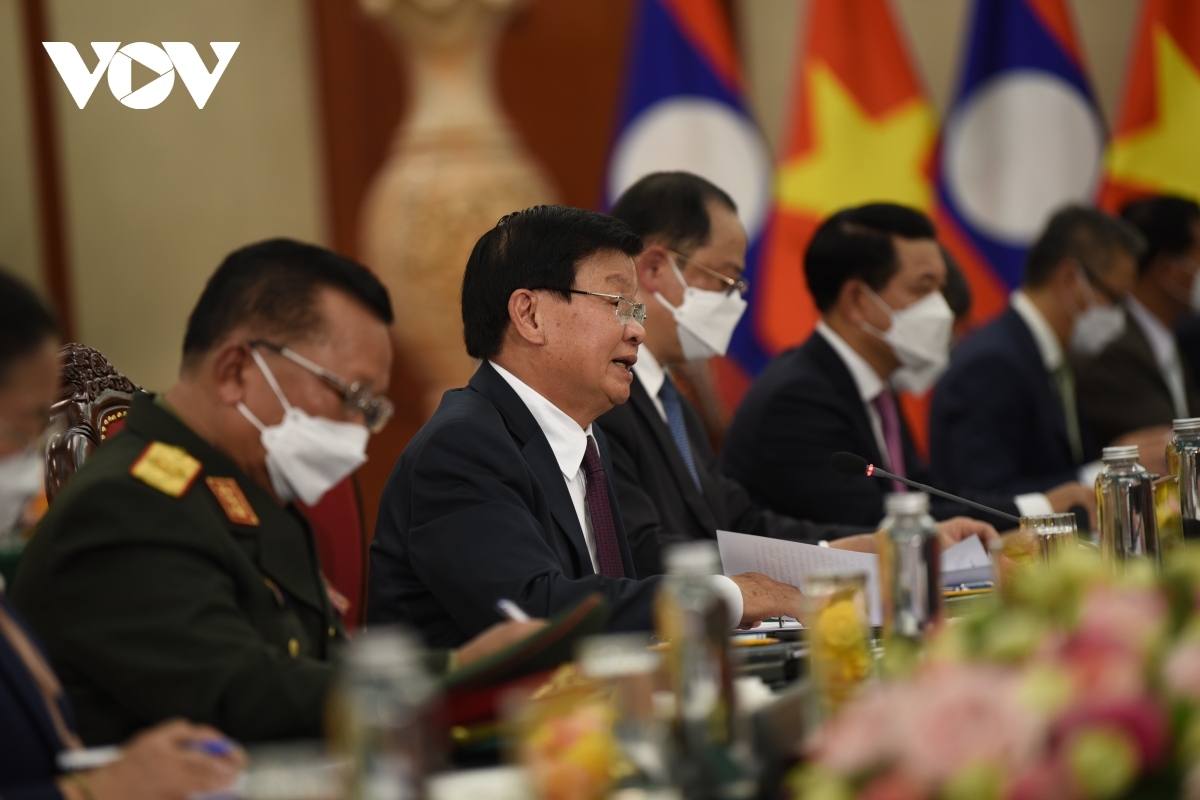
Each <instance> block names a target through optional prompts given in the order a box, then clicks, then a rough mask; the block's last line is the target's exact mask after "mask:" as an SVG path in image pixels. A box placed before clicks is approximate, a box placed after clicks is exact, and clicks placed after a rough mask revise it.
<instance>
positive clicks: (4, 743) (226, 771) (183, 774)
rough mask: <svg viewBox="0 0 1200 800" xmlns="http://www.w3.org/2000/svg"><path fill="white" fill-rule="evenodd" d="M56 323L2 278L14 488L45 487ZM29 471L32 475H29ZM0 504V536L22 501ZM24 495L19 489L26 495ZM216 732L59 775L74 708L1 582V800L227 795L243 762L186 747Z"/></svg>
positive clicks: (155, 739)
mask: <svg viewBox="0 0 1200 800" xmlns="http://www.w3.org/2000/svg"><path fill="white" fill-rule="evenodd" d="M58 373H59V364H58V333H57V324H56V322H55V320H54V317H53V316H52V315H51V314H50V312H49V311H48V310H47V309H46V308H45V306H43V305H42V303H41V301H39V300H38V299H37V297H36V296H35V295H34V294H33V292H32V291H30V290H29V288H28V287H27V286H25V285H24V284H22V283H20V282H19V281H17V280H16V279H14V278H12V277H10V276H8V275H6V274H4V273H3V272H0V474H3V475H4V476H5V477H6V479H7V480H6V483H7V482H11V484H15V485H16V486H18V487H21V486H24V485H26V484H27V481H25V480H24V478H23V476H22V475H21V473H22V472H32V473H33V474H34V475H35V476H36V478H37V479H38V480H40V479H41V461H42V459H41V453H42V452H43V447H42V445H43V444H44V442H45V435H44V433H45V428H46V415H47V412H48V410H49V408H50V404H51V403H52V402H53V401H54V400H55V398H56V396H57V394H58ZM30 465H31V466H30ZM8 488H9V487H8V486H0V492H4V493H5V495H6V496H8V497H15V498H16V500H17V501H18V502H13V503H0V505H3V506H4V507H5V508H6V509H7V510H5V511H0V527H4V526H5V525H6V523H7V522H10V521H11V519H9V517H11V516H12V515H13V514H14V513H15V510H17V509H19V508H20V505H21V503H20V501H21V500H23V498H22V497H21V496H19V495H17V494H15V493H9V492H8V491H7V490H8ZM21 491H22V492H24V491H25V490H24V489H22V490H21ZM222 739H223V737H222V736H221V734H220V733H218V732H217V731H216V730H213V729H212V728H206V727H202V726H198V725H191V724H188V723H185V722H172V723H168V724H166V725H163V726H160V727H158V728H155V729H153V730H150V731H147V732H146V733H144V734H142V735H141V736H139V737H137V738H135V739H133V740H132V741H130V742H128V743H126V744H125V746H124V748H123V753H122V758H121V760H120V761H118V762H117V763H115V764H110V765H108V766H105V767H101V768H99V769H93V770H88V771H84V772H76V773H73V774H72V775H71V776H70V777H66V776H64V773H63V769H62V767H61V766H60V765H59V763H58V757H59V756H60V755H61V754H62V753H64V752H66V751H68V750H72V749H75V748H78V747H80V739H79V734H78V733H77V731H76V727H75V718H74V713H73V711H72V708H71V704H70V701H69V700H68V699H67V698H66V696H64V694H63V691H62V684H61V683H60V682H59V680H58V677H57V676H56V675H55V674H54V670H53V669H52V668H51V667H50V662H49V661H48V660H47V658H46V655H45V653H44V651H43V649H42V647H41V645H40V644H39V643H38V641H37V639H36V637H35V636H34V635H33V632H32V631H30V630H29V628H28V627H26V625H25V623H24V622H23V621H22V619H21V617H20V615H19V614H18V613H17V611H16V609H14V608H13V607H12V605H11V604H10V603H9V602H8V599H7V598H6V597H5V596H4V588H3V580H2V579H0V797H4V798H6V800H64V799H65V800H124V799H125V798H130V797H143V798H147V800H174V798H182V797H190V796H192V795H195V794H200V793H204V792H212V791H215V790H218V789H224V788H226V787H228V786H229V785H230V784H231V783H233V781H234V779H235V778H236V776H237V773H238V771H239V769H240V768H241V766H242V764H243V763H244V757H243V755H242V752H241V750H240V748H238V747H236V746H231V747H230V748H229V752H228V753H226V754H225V755H224V756H214V755H209V754H205V753H201V752H198V751H197V750H196V749H195V748H194V747H193V748H189V747H188V745H189V744H195V743H196V742H198V741H200V740H222Z"/></svg>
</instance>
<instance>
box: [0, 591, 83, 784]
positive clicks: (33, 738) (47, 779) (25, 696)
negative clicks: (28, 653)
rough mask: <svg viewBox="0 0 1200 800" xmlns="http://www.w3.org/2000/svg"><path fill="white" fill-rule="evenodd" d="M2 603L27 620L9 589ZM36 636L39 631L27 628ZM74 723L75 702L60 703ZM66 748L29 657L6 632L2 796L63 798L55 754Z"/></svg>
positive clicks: (1, 665) (1, 648)
mask: <svg viewBox="0 0 1200 800" xmlns="http://www.w3.org/2000/svg"><path fill="white" fill-rule="evenodd" d="M0 605H2V606H3V607H4V610H5V611H7V612H8V613H9V615H10V616H12V617H13V618H14V619H15V620H16V622H17V624H18V625H21V624H22V622H21V620H20V618H19V617H18V615H17V612H16V609H14V608H13V607H12V606H11V605H10V604H9V602H8V601H7V600H6V599H5V597H4V595H3V593H0ZM26 633H27V634H28V635H29V638H30V639H31V640H33V641H34V644H35V645H36V644H37V642H36V639H34V636H33V633H32V632H30V631H28V629H26ZM60 708H61V710H62V714H63V718H64V720H65V721H66V723H67V724H68V725H70V724H72V721H73V718H72V714H71V708H70V703H68V702H66V699H65V698H64V700H63V702H62V703H61V705H60ZM65 749H66V745H65V743H64V742H63V741H62V740H61V739H60V738H59V737H58V731H56V730H55V729H54V723H53V722H51V720H50V714H49V713H47V711H46V705H45V702H44V701H43V700H42V694H41V692H40V691H39V690H38V686H37V684H36V683H35V682H34V679H33V676H32V675H30V674H29V670H28V669H26V667H25V662H24V661H22V660H21V657H20V656H19V655H17V651H16V650H15V649H14V648H13V646H12V644H11V643H10V642H9V640H8V638H7V637H5V636H4V635H3V634H0V797H3V798H4V800H60V798H61V797H62V795H61V794H60V793H59V791H58V787H57V786H55V785H54V776H55V775H57V774H58V767H57V766H56V765H55V757H56V756H57V755H58V754H59V753H60V752H61V751H63V750H65Z"/></svg>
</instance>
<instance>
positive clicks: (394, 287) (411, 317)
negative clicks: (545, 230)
mask: <svg viewBox="0 0 1200 800" xmlns="http://www.w3.org/2000/svg"><path fill="white" fill-rule="evenodd" d="M361 2H362V5H363V7H364V8H365V9H366V10H367V11H368V12H369V13H371V14H372V15H375V16H377V17H379V18H381V19H382V20H384V21H385V23H386V24H387V25H388V26H389V27H390V28H391V29H392V31H393V32H394V33H395V35H396V38H397V39H398V40H399V50H400V51H401V52H402V53H403V57H404V58H405V60H406V65H407V73H408V79H409V87H410V106H409V111H408V113H407V114H406V116H405V117H404V119H403V120H402V121H401V123H400V126H399V128H398V129H397V131H396V137H395V141H394V143H393V146H392V153H391V156H390V157H389V158H388V160H387V161H386V162H385V163H384V165H383V167H382V168H381V169H380V171H379V173H378V174H377V175H376V176H375V179H374V183H373V185H372V187H371V190H370V192H369V193H368V195H367V199H366V203H365V205H364V208H363V214H362V217H361V237H362V251H361V252H362V254H363V257H364V260H365V262H366V263H367V264H368V265H370V267H371V268H372V269H374V270H375V271H376V273H377V274H378V275H379V276H380V278H381V279H382V280H383V281H384V283H386V284H387V287H388V289H389V290H390V291H391V293H392V300H393V303H394V304H395V307H396V325H395V328H394V330H395V336H396V345H397V347H398V348H399V349H401V350H402V351H403V352H404V353H405V360H406V362H407V363H409V364H410V365H411V366H412V368H413V371H414V372H415V373H416V374H415V375H414V377H415V378H416V379H417V380H418V381H420V382H421V385H420V386H419V387H413V388H414V389H416V390H417V391H419V392H421V393H422V394H423V397H424V406H425V411H426V414H427V415H428V414H431V413H432V412H433V410H434V409H435V408H436V407H437V403H438V400H439V399H440V398H441V395H442V393H443V392H444V391H445V390H446V389H449V388H453V387H456V386H462V385H464V384H465V383H466V382H467V380H468V379H469V378H470V376H471V373H472V372H473V371H474V369H475V362H474V361H473V359H471V358H470V357H468V356H467V353H466V350H465V348H464V346H463V339H462V316H461V313H460V307H459V296H460V292H461V288H462V276H463V268H464V267H465V266H466V262H467V257H468V256H469V255H470V253H471V248H472V247H473V246H474V244H475V241H476V240H477V239H478V238H479V237H480V236H481V235H482V234H483V233H485V232H486V231H488V230H489V229H490V228H492V227H493V226H494V225H495V224H496V221H497V220H499V219H500V217H502V216H504V215H505V214H508V213H510V212H512V211H516V210H518V209H522V208H528V207H529V206H533V205H537V204H538V203H546V202H553V198H554V191H553V189H552V188H551V185H550V182H549V180H548V178H547V176H546V174H545V172H544V171H543V170H542V169H541V168H540V167H539V166H538V165H537V164H536V163H535V162H534V161H533V159H532V158H531V157H530V156H529V154H528V153H527V152H526V150H525V149H524V148H523V147H522V146H521V144H520V142H519V141H518V140H517V137H516V134H515V133H514V131H513V128H512V126H511V124H510V123H509V122H508V120H507V119H506V117H505V115H504V113H503V112H502V110H501V109H500V105H499V102H498V101H497V98H496V94H495V90H494V87H493V84H492V76H493V75H494V74H495V69H494V62H495V47H496V42H497V39H498V38H499V35H500V32H501V31H502V29H503V27H504V25H505V23H506V21H507V20H508V18H509V16H510V15H511V14H512V13H513V11H514V10H515V8H516V7H517V6H518V5H521V4H522V3H521V0H361ZM396 388H397V389H400V387H396ZM400 390H402V389H400Z"/></svg>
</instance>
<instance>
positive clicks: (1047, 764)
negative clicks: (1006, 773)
mask: <svg viewBox="0 0 1200 800" xmlns="http://www.w3.org/2000/svg"><path fill="white" fill-rule="evenodd" d="M1075 797H1077V793H1076V791H1075V788H1074V786H1073V785H1072V782H1071V779H1070V775H1069V773H1068V772H1067V770H1066V769H1065V768H1064V766H1063V764H1062V763H1061V762H1059V761H1057V760H1055V759H1051V758H1044V759H1042V760H1041V761H1040V762H1038V763H1037V764H1036V765H1034V766H1033V768H1031V769H1029V770H1027V771H1026V772H1024V773H1023V774H1022V775H1021V776H1020V777H1018V778H1017V780H1016V781H1015V782H1014V783H1013V785H1012V788H1010V789H1009V790H1008V794H1007V795H1006V796H1005V800H1073V798H1075Z"/></svg>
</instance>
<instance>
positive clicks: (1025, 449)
mask: <svg viewBox="0 0 1200 800" xmlns="http://www.w3.org/2000/svg"><path fill="white" fill-rule="evenodd" d="M1140 238H1141V237H1139V236H1138V234H1137V232H1136V231H1135V230H1133V229H1131V228H1130V227H1129V226H1128V225H1126V224H1125V223H1123V222H1120V221H1119V220H1115V219H1113V218H1111V217H1109V216H1107V215H1105V214H1104V213H1102V212H1100V211H1097V210H1095V209H1091V208H1084V207H1068V208H1065V209H1063V210H1061V211H1059V212H1058V213H1056V214H1055V215H1054V216H1053V217H1052V218H1051V220H1050V222H1049V223H1048V224H1047V226H1046V228H1045V230H1044V231H1043V232H1042V234H1041V236H1040V237H1039V238H1038V240H1037V241H1036V242H1035V243H1034V245H1033V247H1032V248H1030V251H1029V255H1028V256H1027V258H1026V262H1025V275H1024V278H1023V282H1022V286H1021V289H1020V290H1019V291H1017V292H1015V293H1014V294H1013V297H1012V301H1011V303H1010V305H1009V308H1008V310H1007V311H1006V312H1005V313H1004V314H1002V315H1001V316H1000V317H999V318H998V319H996V320H995V321H994V322H992V323H991V324H989V325H986V326H984V327H983V328H981V329H980V330H978V331H976V332H975V333H973V334H972V335H971V336H969V337H968V338H967V340H966V341H965V342H963V344H961V345H959V346H958V347H957V348H956V349H955V351H954V353H953V355H952V356H951V362H950V369H949V371H947V373H946V375H945V376H943V378H942V379H941V381H940V382H939V383H938V386H937V389H936V391H935V393H934V398H933V406H932V413H931V418H930V432H931V435H930V453H931V461H932V463H933V467H934V470H935V472H936V473H937V474H938V476H939V477H940V478H941V479H942V480H943V481H945V482H947V483H948V484H949V485H951V486H953V487H955V488H959V489H963V488H976V489H978V488H983V487H986V488H989V489H999V490H1003V491H1008V492H1013V493H1022V494H1023V493H1038V492H1046V491H1047V490H1048V489H1050V488H1051V487H1055V486H1058V485H1060V484H1062V483H1064V482H1066V481H1072V480H1078V481H1080V482H1081V483H1082V484H1083V485H1085V486H1090V485H1091V484H1092V483H1093V481H1094V479H1095V475H1096V471H1097V470H1098V468H1099V464H1098V462H1096V461H1095V459H1096V458H1097V457H1098V456H1099V448H1098V447H1097V444H1096V441H1095V439H1094V437H1093V435H1092V433H1091V430H1090V427H1089V426H1088V425H1087V422H1086V420H1083V419H1082V417H1081V415H1080V413H1079V402H1078V396H1079V389H1078V387H1077V385H1076V383H1075V378H1074V375H1073V373H1072V370H1071V368H1070V364H1069V362H1068V361H1067V357H1066V356H1067V352H1068V349H1070V350H1072V351H1074V352H1078V353H1084V352H1090V353H1093V354H1094V353H1098V352H1100V351H1101V350H1103V349H1104V348H1105V347H1107V346H1108V345H1109V343H1111V342H1112V341H1113V340H1114V339H1116V338H1117V337H1119V336H1120V335H1121V332H1122V330H1121V329H1122V326H1123V325H1124V320H1125V318H1124V314H1123V309H1122V307H1121V302H1122V300H1123V299H1124V298H1125V297H1126V296H1127V295H1128V293H1129V291H1130V289H1131V288H1132V287H1133V283H1134V279H1135V276H1136V270H1137V263H1136V259H1137V254H1138V252H1139V251H1140V249H1141V241H1140ZM1129 443H1131V444H1133V443H1137V442H1133V441H1131V442H1129ZM1158 450H1159V453H1160V454H1161V451H1162V445H1161V444H1159V446H1158ZM1154 455H1155V453H1153V452H1147V448H1143V451H1142V456H1143V458H1153V457H1154ZM1089 494H1090V493H1089ZM1035 505H1036V503H1035ZM1086 505H1087V506H1088V507H1092V506H1093V505H1094V503H1087V504H1086ZM1054 510H1059V509H1058V508H1057V507H1055V508H1054ZM1034 511H1036V512H1038V513H1050V511H1051V506H1050V504H1042V508H1040V509H1036V508H1035V509H1031V513H1033V512H1034Z"/></svg>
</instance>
